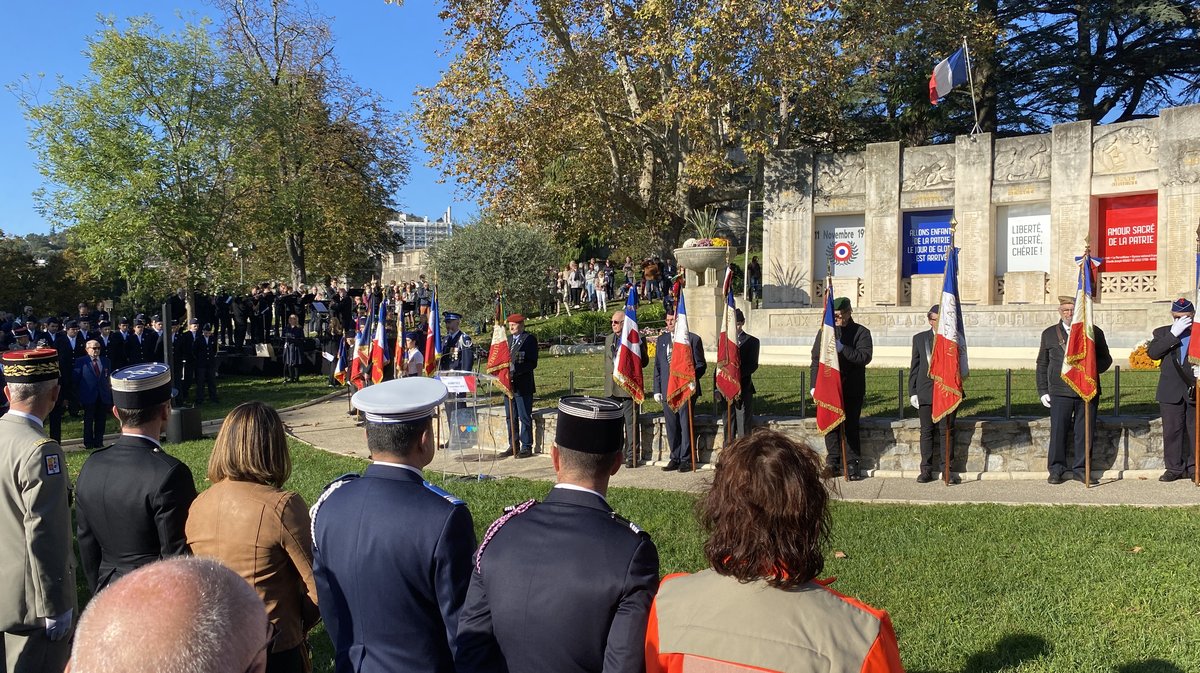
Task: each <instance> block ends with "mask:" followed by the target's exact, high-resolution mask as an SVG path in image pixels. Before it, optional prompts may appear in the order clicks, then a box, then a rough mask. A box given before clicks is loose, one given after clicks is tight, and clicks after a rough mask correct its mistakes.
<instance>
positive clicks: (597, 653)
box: [455, 397, 658, 673]
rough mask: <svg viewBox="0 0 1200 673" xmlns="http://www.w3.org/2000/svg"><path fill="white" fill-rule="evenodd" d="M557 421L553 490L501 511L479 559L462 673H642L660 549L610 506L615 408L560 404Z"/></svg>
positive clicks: (615, 466) (617, 430) (596, 402)
mask: <svg viewBox="0 0 1200 673" xmlns="http://www.w3.org/2000/svg"><path fill="white" fill-rule="evenodd" d="M558 412H559V413H558V425H557V427H556V429H555V435H554V443H553V445H552V446H551V448H550V457H551V459H552V460H553V461H554V471H555V473H556V475H557V478H558V484H557V485H556V486H555V487H554V488H553V489H551V491H550V494H549V495H547V496H546V498H545V499H544V500H543V501H542V502H540V503H538V502H535V501H532V500H531V501H529V502H526V503H524V504H521V505H517V506H515V507H510V508H508V510H507V513H506V514H505V515H504V516H502V517H500V518H499V519H498V520H497V521H496V522H495V523H493V524H492V525H491V527H490V528H489V529H488V532H487V535H485V536H484V538H483V542H482V543H481V544H480V546H479V550H478V551H477V552H476V553H475V566H474V571H473V572H472V573H471V587H470V589H469V590H468V591H467V599H466V604H465V605H464V606H463V610H462V619H461V620H460V621H459V626H458V650H457V653H456V655H455V663H456V664H457V667H458V668H457V670H458V671H459V673H482V672H490V671H522V672H523V673H543V672H544V673H584V672H588V671H627V672H633V671H643V670H645V650H644V647H645V637H646V621H647V619H648V616H649V612H650V601H651V599H652V598H653V597H654V593H655V592H656V591H657V590H658V550H657V549H656V548H655V546H654V542H653V541H651V540H650V536H649V534H647V533H646V532H645V531H643V530H641V529H640V528H638V527H637V526H635V525H634V524H632V523H630V522H629V521H626V520H625V519H623V518H621V517H620V516H618V515H617V513H616V512H614V511H613V509H612V507H610V506H609V504H608V501H607V500H606V499H605V498H606V493H607V491H608V482H609V478H610V477H611V476H612V475H614V474H616V473H617V471H618V470H620V469H621V463H622V462H623V456H622V452H621V449H620V446H621V435H622V433H623V425H624V423H623V422H622V415H623V414H622V411H621V405H620V404H619V403H617V402H615V401H613V400H610V399H605V398H602V397H591V398H585V397H567V398H564V399H562V400H561V401H560V402H559V405H558Z"/></svg>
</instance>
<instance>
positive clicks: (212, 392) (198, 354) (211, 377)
mask: <svg viewBox="0 0 1200 673" xmlns="http://www.w3.org/2000/svg"><path fill="white" fill-rule="evenodd" d="M192 362H193V363H194V364H193V366H194V373H195V375H196V404H197V405H200V404H204V393H205V391H207V392H208V401H209V402H213V403H216V402H220V400H218V399H217V340H216V338H215V337H213V328H212V324H211V323H204V324H203V325H201V326H200V336H198V337H193V342H192Z"/></svg>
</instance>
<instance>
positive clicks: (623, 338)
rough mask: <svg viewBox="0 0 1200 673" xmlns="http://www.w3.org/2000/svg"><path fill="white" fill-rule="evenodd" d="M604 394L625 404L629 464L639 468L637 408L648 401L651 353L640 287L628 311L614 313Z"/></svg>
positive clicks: (606, 342) (630, 296) (607, 343)
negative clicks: (642, 323)
mask: <svg viewBox="0 0 1200 673" xmlns="http://www.w3.org/2000/svg"><path fill="white" fill-rule="evenodd" d="M603 357H604V395H605V396H606V397H608V398H610V399H611V400H613V401H614V402H616V403H617V404H620V405H621V414H622V415H623V416H624V419H625V465H626V466H627V467H637V459H638V451H637V446H636V444H635V442H636V439H637V405H639V404H641V403H642V402H643V401H644V400H645V388H644V385H643V383H642V381H643V374H642V373H643V372H644V371H645V369H646V367H647V366H648V365H649V364H650V354H649V353H648V352H646V345H645V344H644V343H642V337H641V333H640V332H639V331H638V324H637V288H630V289H629V294H628V296H627V297H626V298H625V310H623V311H616V312H614V313H613V314H612V332H610V333H609V334H608V336H606V337H604V354H603Z"/></svg>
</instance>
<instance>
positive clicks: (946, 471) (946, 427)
mask: <svg viewBox="0 0 1200 673" xmlns="http://www.w3.org/2000/svg"><path fill="white" fill-rule="evenodd" d="M966 46H967V39H966V38H963V48H966ZM970 72H971V59H970V58H969V57H968V58H967V74H968V75H969V74H970ZM971 100H972V102H974V100H975V89H974V87H972V88H971ZM978 122H979V120H978V117H976V127H978ZM957 226H958V220H956V219H954V218H953V217H952V218H950V243H949V244H947V245H946V263H949V262H950V253H951V252H952V251H953V249H954V230H955V228H957ZM954 271H955V273H957V272H958V267H957V266H955V269H954ZM942 275H943V276H945V272H943V274H942ZM945 288H946V279H945V278H944V277H943V278H942V292H943V293H944V292H945ZM941 303H942V302H941V301H940V300H939V301H938V305H939V306H940V305H941ZM938 312H939V317H938V329H941V316H940V313H941V309H938ZM956 329H957V327H956ZM933 339H934V341H935V342H936V341H937V334H934V335H933ZM934 393H935V394H936V393H937V386H936V385H935V386H934ZM930 413H931V414H932V413H933V410H932V409H930ZM942 420H944V421H945V423H942V484H943V485H944V486H949V485H950V424H951V423H953V422H954V420H953V418H952V415H951V414H946V416H945V418H943V419H942Z"/></svg>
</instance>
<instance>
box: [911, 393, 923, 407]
mask: <svg viewBox="0 0 1200 673" xmlns="http://www.w3.org/2000/svg"><path fill="white" fill-rule="evenodd" d="M908 403H909V404H911V405H912V407H913V409H920V408H921V401H920V400H918V399H917V396H916V395H909V397H908Z"/></svg>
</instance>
